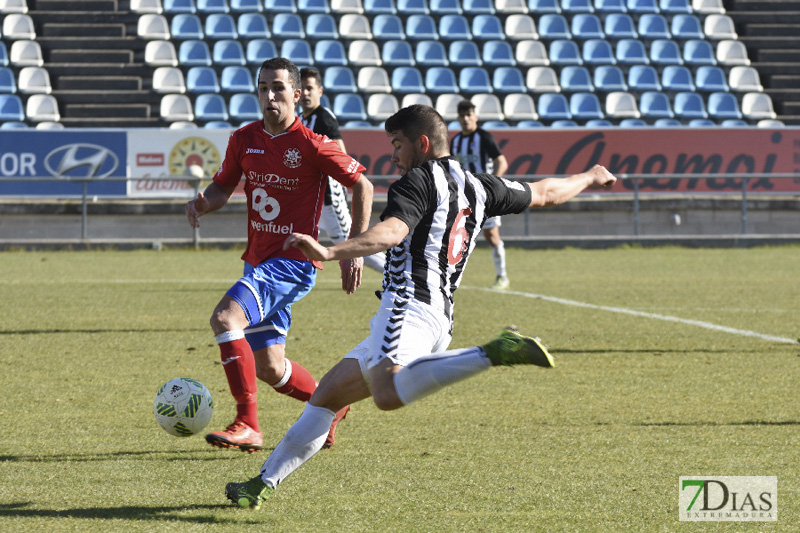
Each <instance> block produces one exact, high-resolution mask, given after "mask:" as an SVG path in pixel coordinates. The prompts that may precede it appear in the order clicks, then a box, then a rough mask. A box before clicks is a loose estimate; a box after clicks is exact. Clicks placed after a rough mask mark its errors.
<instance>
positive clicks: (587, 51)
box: [581, 39, 617, 66]
mask: <svg viewBox="0 0 800 533" xmlns="http://www.w3.org/2000/svg"><path fill="white" fill-rule="evenodd" d="M581 58H582V59H583V63H584V64H586V65H592V66H596V65H615V64H616V63H617V60H616V58H615V57H614V49H613V48H612V47H611V43H609V42H608V41H606V40H605V39H589V40H587V41H584V43H583V46H582V47H581Z"/></svg>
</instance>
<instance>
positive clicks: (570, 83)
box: [558, 65, 594, 93]
mask: <svg viewBox="0 0 800 533" xmlns="http://www.w3.org/2000/svg"><path fill="white" fill-rule="evenodd" d="M558 83H559V85H561V90H562V91H564V92H567V93H577V92H592V91H594V84H592V77H591V74H589V69H587V68H586V67H579V66H575V65H569V66H566V67H563V68H562V69H561V74H560V75H559V77H558Z"/></svg>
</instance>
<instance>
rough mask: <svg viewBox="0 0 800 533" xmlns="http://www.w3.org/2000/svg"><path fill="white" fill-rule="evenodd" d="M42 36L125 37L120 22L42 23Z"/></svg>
mask: <svg viewBox="0 0 800 533" xmlns="http://www.w3.org/2000/svg"><path fill="white" fill-rule="evenodd" d="M41 36H42V37H116V38H120V37H127V29H126V25H125V24H122V23H119V24H117V23H100V22H97V23H93V24H87V23H85V22H80V23H61V24H58V23H53V22H48V23H46V24H43V25H42V31H41Z"/></svg>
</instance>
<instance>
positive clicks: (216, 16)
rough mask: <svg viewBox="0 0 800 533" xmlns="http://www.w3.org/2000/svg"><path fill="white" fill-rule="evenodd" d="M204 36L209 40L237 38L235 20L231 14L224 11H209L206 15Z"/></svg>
mask: <svg viewBox="0 0 800 533" xmlns="http://www.w3.org/2000/svg"><path fill="white" fill-rule="evenodd" d="M205 32H206V38H207V39H211V40H219V39H238V38H239V33H238V32H237V31H236V21H234V20H233V17H232V16H231V15H228V14H225V13H211V14H210V15H208V16H207V17H206V25H205Z"/></svg>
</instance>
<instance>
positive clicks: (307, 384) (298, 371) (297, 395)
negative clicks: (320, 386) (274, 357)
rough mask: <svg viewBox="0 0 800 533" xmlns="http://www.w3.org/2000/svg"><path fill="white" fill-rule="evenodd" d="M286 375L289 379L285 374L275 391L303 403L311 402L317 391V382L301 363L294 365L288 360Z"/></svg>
mask: <svg viewBox="0 0 800 533" xmlns="http://www.w3.org/2000/svg"><path fill="white" fill-rule="evenodd" d="M286 373H288V374H289V377H288V379H287V377H286V375H285V374H284V379H282V380H281V382H280V383H278V386H275V390H276V391H278V392H280V393H281V394H285V395H286V396H290V397H292V398H294V399H295V400H300V401H301V402H307V401H308V400H310V399H311V395H312V394H314V391H315V390H317V382H316V380H315V379H314V378H313V377H311V373H310V372H309V371H308V370H306V369H305V368H303V367H302V366H301V365H300V363H293V362H291V361H289V360H288V359H286ZM284 380H286V381H284Z"/></svg>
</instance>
